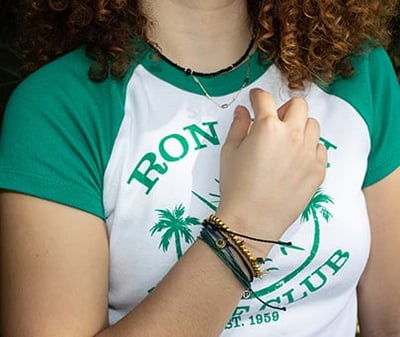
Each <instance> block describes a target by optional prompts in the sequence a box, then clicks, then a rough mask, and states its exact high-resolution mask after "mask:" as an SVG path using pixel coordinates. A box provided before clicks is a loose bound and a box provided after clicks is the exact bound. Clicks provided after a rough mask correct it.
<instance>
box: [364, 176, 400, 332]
mask: <svg viewBox="0 0 400 337" xmlns="http://www.w3.org/2000/svg"><path fill="white" fill-rule="evenodd" d="M364 193H365V196H366V201H367V207H368V213H369V217H370V223H371V236H372V238H371V240H372V242H371V252H370V256H369V260H368V263H367V266H366V269H365V271H364V273H363V276H362V278H361V280H360V284H359V287H358V295H359V321H360V327H361V336H362V337H383V336H384V337H398V336H400V282H399V280H400V263H399V261H398V257H399V247H400V212H399V200H400V168H397V170H395V171H394V172H393V173H392V174H390V175H389V176H388V177H386V178H384V179H383V180H381V181H380V182H378V183H376V184H374V185H372V186H370V187H368V188H366V189H365V191H364Z"/></svg>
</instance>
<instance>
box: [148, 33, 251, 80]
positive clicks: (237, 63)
mask: <svg viewBox="0 0 400 337" xmlns="http://www.w3.org/2000/svg"><path fill="white" fill-rule="evenodd" d="M254 41H255V38H254V36H253V37H252V39H251V40H250V43H249V46H248V47H247V49H246V51H245V52H244V54H243V55H242V56H241V57H240V58H239V59H238V60H237V61H235V62H234V63H232V64H231V65H230V66H228V67H226V68H222V69H220V70H217V71H214V72H211V73H202V72H199V71H194V70H192V69H190V68H184V67H182V66H180V65H179V64H177V63H175V62H174V61H172V60H170V59H169V58H168V57H166V56H165V55H164V54H163V53H162V52H161V51H160V50H159V49H158V48H157V47H156V46H154V45H152V44H149V45H150V46H151V47H152V48H153V49H154V51H155V52H156V53H157V54H158V56H160V57H161V58H162V59H163V60H164V61H165V62H167V63H169V64H170V65H171V66H173V67H174V68H176V69H178V70H180V71H182V72H183V73H185V74H186V75H187V76H196V77H197V76H198V77H213V76H217V75H221V74H224V73H227V72H229V71H231V70H233V69H235V68H237V67H238V66H240V65H241V64H242V63H243V62H244V61H245V60H246V59H247V58H248V57H249V55H250V52H251V50H252V49H253V46H254Z"/></svg>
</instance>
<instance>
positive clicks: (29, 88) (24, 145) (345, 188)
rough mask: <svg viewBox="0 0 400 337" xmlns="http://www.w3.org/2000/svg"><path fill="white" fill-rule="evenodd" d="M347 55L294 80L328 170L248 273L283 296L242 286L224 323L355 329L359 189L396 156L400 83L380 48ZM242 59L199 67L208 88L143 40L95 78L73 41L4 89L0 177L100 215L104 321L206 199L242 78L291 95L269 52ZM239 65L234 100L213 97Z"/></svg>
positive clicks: (269, 329)
mask: <svg viewBox="0 0 400 337" xmlns="http://www.w3.org/2000/svg"><path fill="white" fill-rule="evenodd" d="M353 61H354V66H355V68H356V73H355V75H354V76H353V77H352V78H351V79H347V80H345V79H337V80H336V81H335V82H334V83H333V84H332V85H330V86H329V87H324V88H321V87H319V86H317V85H315V84H310V85H309V86H308V87H307V89H306V91H305V92H304V93H303V95H304V97H305V98H306V100H307V101H308V103H309V108H310V115H311V116H312V117H314V118H316V119H317V120H318V121H319V123H320V124H321V141H322V142H323V143H324V144H325V146H326V148H327V149H328V156H329V165H328V170H327V175H326V179H325V181H324V182H323V184H322V186H321V188H320V189H319V190H318V191H317V192H316V194H315V195H314V197H313V199H312V200H311V202H310V204H309V205H308V207H307V208H306V209H305V210H304V212H303V214H302V215H301V217H299V219H298V220H297V221H296V222H295V223H294V224H293V225H292V226H291V227H290V228H289V229H288V230H287V231H286V232H285V233H284V235H283V238H282V239H283V240H286V241H291V242H293V246H291V247H280V246H274V247H273V248H272V250H271V251H270V254H269V255H268V256H267V257H266V259H265V263H264V265H263V267H264V268H265V269H268V270H269V271H270V272H269V274H268V275H267V276H265V277H264V278H263V279H261V280H256V281H255V282H254V285H253V288H254V290H255V292H256V294H257V295H258V296H259V297H260V298H261V299H262V300H263V301H264V302H266V303H269V304H272V305H274V306H278V307H286V308H287V310H286V311H281V310H274V309H271V308H269V307H267V306H266V305H263V304H262V303H261V302H260V301H258V300H257V299H255V298H254V297H253V298H248V299H245V298H243V299H242V300H240V302H239V303H238V306H237V308H236V309H235V310H234V312H233V314H232V317H231V319H230V320H229V322H228V323H227V325H226V327H225V330H224V332H223V334H222V336H226V337H228V336H229V337H239V336H240V337H243V336H246V337H261V336H279V337H283V336H296V337H315V336H318V337H324V336H326V337H335V336H337V337H347V336H354V331H355V326H356V312H357V298H356V286H357V283H358V280H359V277H360V275H361V273H362V272H363V269H364V267H365V264H366V261H367V258H368V255H369V249H370V230H369V222H368V216H367V210H366V205H365V200H364V195H363V192H362V189H363V188H364V187H367V186H370V185H372V184H374V183H376V182H378V181H379V180H381V179H383V178H384V177H386V176H387V175H388V174H390V173H391V172H393V171H394V170H395V169H396V168H397V167H398V166H399V163H400V141H399V138H398V136H399V134H400V90H399V85H398V83H397V81H396V78H395V76H394V72H393V68H392V66H391V63H390V60H389V58H388V57H387V55H386V53H385V52H384V50H383V49H379V48H378V49H375V50H372V51H370V52H369V53H367V54H366V55H365V56H362V57H358V58H354V60H353ZM249 64H250V66H249V68H248V65H247V64H243V65H241V66H240V67H239V68H237V69H235V70H233V71H231V72H229V73H226V74H222V75H220V76H218V77H214V78H201V79H200V80H201V83H202V85H203V86H204V88H206V90H207V92H208V93H209V94H211V95H212V96H213V99H214V101H212V100H210V99H209V98H207V97H206V95H204V93H203V92H202V90H201V89H200V88H199V86H198V84H197V83H195V81H193V79H192V78H191V77H190V76H187V75H185V74H183V73H181V72H180V71H178V70H177V69H175V68H174V67H172V66H171V65H169V64H167V63H165V62H164V61H160V59H159V58H157V57H155V55H154V53H153V52H152V51H151V50H150V49H149V50H147V51H146V52H145V53H144V55H143V57H142V60H141V61H140V64H135V65H133V66H132V68H131V70H130V72H129V73H128V74H127V76H126V77H125V78H124V79H123V80H115V79H108V80H106V81H104V82H101V83H94V82H92V81H90V80H89V79H88V77H87V70H88V67H89V65H90V60H89V59H87V57H86V56H85V53H84V51H83V50H76V51H74V52H72V53H69V54H67V55H65V56H63V57H62V58H60V59H58V60H56V61H54V62H52V63H51V64H48V65H47V66H45V67H43V68H42V69H40V70H39V71H37V72H36V73H34V74H33V75H31V76H30V77H28V78H27V79H26V80H25V81H24V82H23V83H22V85H20V86H19V88H18V89H17V90H16V91H15V93H14V95H13V97H12V98H11V100H10V102H9V105H8V109H7V112H6V116H5V120H4V125H3V126H4V128H3V130H2V134H1V147H0V186H1V187H2V188H4V189H9V190H14V191H19V192H22V193H26V194H29V195H33V196H37V197H39V198H44V199H48V200H52V201H55V202H58V203H62V204H65V205H68V206H71V207H75V208H78V209H81V210H84V211H86V212H89V213H92V214H94V215H96V216H98V217H100V218H102V219H104V220H105V222H106V224H107V229H108V235H109V243H110V250H111V252H110V254H111V257H110V289H109V319H110V324H113V323H115V322H116V321H118V320H119V319H120V318H121V317H123V316H124V315H126V314H127V313H128V312H129V311H130V310H131V309H132V308H134V307H135V306H136V305H137V304H138V303H139V302H140V301H141V300H143V298H145V297H146V295H147V294H148V293H149V292H150V291H151V290H152V289H153V288H154V287H156V286H157V283H158V282H159V281H160V280H161V279H162V277H163V276H164V275H165V274H166V273H167V272H168V270H169V269H170V268H171V267H172V266H173V265H174V264H175V263H176V262H177V260H178V259H179V258H180V257H181V256H182V254H184V252H185V250H186V249H187V248H188V247H189V246H190V245H191V244H192V243H193V241H194V240H195V239H196V237H197V236H198V233H199V231H200V229H201V222H202V220H203V219H204V218H205V217H207V216H208V215H209V214H210V213H213V212H214V211H215V210H216V208H217V206H218V201H219V186H218V182H219V152H220V150H221V145H222V144H223V143H224V140H225V138H226V134H227V130H228V128H229V126H230V124H231V121H232V114H233V109H234V107H235V106H236V105H237V104H241V105H244V106H247V107H248V108H249V109H250V103H249V95H248V93H249V90H250V89H251V88H254V87H260V88H263V89H265V90H267V91H269V92H271V93H272V94H273V95H274V97H275V100H276V101H277V105H278V106H279V105H281V104H283V103H284V102H285V101H287V100H288V99H289V98H290V96H291V93H290V92H289V91H288V89H287V88H286V85H285V83H286V82H285V80H284V78H283V77H282V76H281V75H280V73H279V71H278V70H277V68H276V67H275V66H274V65H272V64H270V63H267V64H265V63H264V64H261V63H260V62H259V57H258V54H257V53H255V54H253V55H252V57H251V59H250V61H249ZM247 73H249V77H250V81H249V85H248V86H246V87H245V88H243V89H242V90H241V92H240V93H239V94H238V97H237V100H236V101H235V103H234V104H232V105H231V106H230V107H228V108H227V109H221V108H220V107H218V106H217V104H215V103H216V102H218V104H225V103H228V102H230V101H231V100H232V98H233V97H235V95H236V94H237V92H238V91H239V90H240V88H241V86H242V84H243V80H244V78H245V77H246V74H247ZM293 170H296V167H293ZM265 174H268V172H265ZM288 198H290V196H288ZM206 278H207V275H204V280H206ZM223 286H224V280H221V287H223ZM382 286H384V285H382ZM215 304H216V305H218V299H215ZM160 305H161V304H160ZM154 322H155V324H156V323H157V317H154ZM173 324H179V323H177V322H173Z"/></svg>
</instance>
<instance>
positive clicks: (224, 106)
mask: <svg viewBox="0 0 400 337" xmlns="http://www.w3.org/2000/svg"><path fill="white" fill-rule="evenodd" d="M221 108H222V109H227V108H229V104H226V103H225V104H222V105H221Z"/></svg>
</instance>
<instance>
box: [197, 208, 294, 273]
mask: <svg viewBox="0 0 400 337" xmlns="http://www.w3.org/2000/svg"><path fill="white" fill-rule="evenodd" d="M203 226H204V227H210V228H212V229H213V230H214V231H218V232H223V233H226V234H227V235H228V236H229V238H230V239H231V240H232V241H233V242H234V244H235V245H236V247H237V248H238V249H239V250H240V252H241V254H242V255H243V256H244V257H245V258H246V260H247V261H248V263H249V264H250V266H251V268H252V271H253V272H252V274H253V277H254V278H261V277H262V276H263V275H265V274H267V273H268V271H267V270H262V269H261V265H262V264H263V263H264V259H263V258H262V257H254V256H253V254H252V253H251V252H250V251H249V250H248V249H247V247H246V244H245V242H244V241H243V240H242V239H241V238H246V239H249V240H252V241H257V242H263V243H275V244H280V245H291V242H283V241H273V240H265V239H259V238H254V237H251V236H248V235H245V234H240V233H237V232H234V231H232V230H231V229H230V228H229V227H228V226H227V225H226V224H225V223H224V222H223V221H222V220H221V219H220V218H218V217H217V216H216V215H210V216H209V217H208V219H207V220H205V221H204V222H203Z"/></svg>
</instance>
